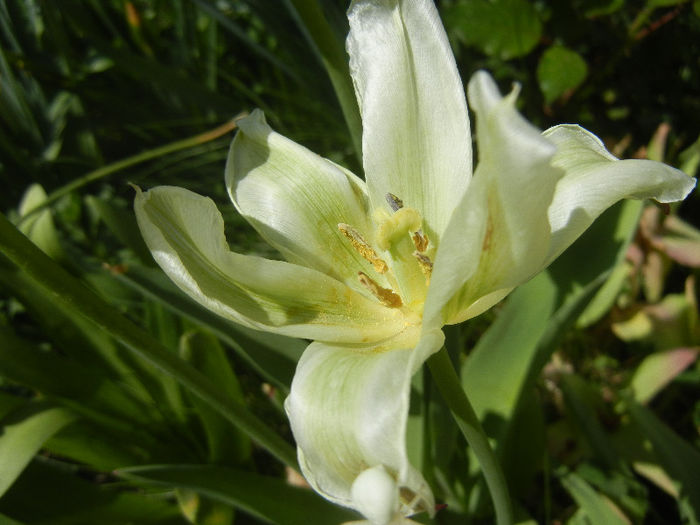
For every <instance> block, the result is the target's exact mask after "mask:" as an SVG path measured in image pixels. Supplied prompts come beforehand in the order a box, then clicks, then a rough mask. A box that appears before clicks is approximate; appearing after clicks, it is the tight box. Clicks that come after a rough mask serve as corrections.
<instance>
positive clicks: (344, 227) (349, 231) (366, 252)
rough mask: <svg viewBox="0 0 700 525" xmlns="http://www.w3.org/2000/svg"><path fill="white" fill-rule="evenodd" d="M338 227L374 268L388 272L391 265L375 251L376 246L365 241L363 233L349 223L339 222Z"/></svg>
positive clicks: (381, 271) (380, 271)
mask: <svg viewBox="0 0 700 525" xmlns="http://www.w3.org/2000/svg"><path fill="white" fill-rule="evenodd" d="M338 229H339V230H340V231H341V233H342V234H343V235H345V237H347V238H348V240H349V241H350V243H351V244H352V247H353V248H355V250H356V251H357V253H359V254H360V255H362V257H364V258H365V260H367V261H369V262H370V263H372V266H374V269H375V270H376V271H377V272H379V273H386V271H387V270H388V269H389V267H388V266H387V264H386V263H385V262H384V261H383V260H382V259H380V258H379V255H377V252H375V251H374V248H372V247H371V246H370V245H369V244H367V241H365V240H364V238H363V237H362V235H360V232H358V231H357V230H356V229H355V228H353V227H352V226H350V225H349V224H345V223H343V222H341V223H340V224H338Z"/></svg>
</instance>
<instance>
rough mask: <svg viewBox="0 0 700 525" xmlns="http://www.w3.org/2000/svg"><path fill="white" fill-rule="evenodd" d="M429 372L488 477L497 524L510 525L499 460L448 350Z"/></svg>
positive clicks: (438, 356)
mask: <svg viewBox="0 0 700 525" xmlns="http://www.w3.org/2000/svg"><path fill="white" fill-rule="evenodd" d="M428 366H429V367H430V372H431V374H432V375H433V378H434V379H435V384H436V385H437V387H438V390H440V394H442V397H443V398H444V399H445V402H446V403H447V406H448V407H449V408H450V410H451V412H452V416H453V417H454V418H455V421H456V422H457V426H459V429H460V430H461V431H462V434H463V435H464V437H465V438H466V440H467V443H469V445H470V446H471V447H472V450H473V451H474V454H475V455H476V457H477V459H478V460H479V464H480V465H481V471H482V472H483V473H484V478H486V485H487V486H488V489H489V492H490V493H491V499H492V500H493V506H494V508H495V510H496V523H497V524H498V525H511V524H512V523H513V515H512V510H511V504H510V497H509V495H508V485H507V484H506V478H505V476H504V475H503V471H502V470H501V466H500V464H499V463H498V459H497V458H496V455H495V454H494V452H493V450H492V449H491V445H489V441H488V438H487V437H486V434H485V433H484V429H483V428H482V427H481V423H480V422H479V418H478V417H477V415H476V412H474V408H472V405H471V403H470V402H469V399H468V398H467V395H466V393H465V392H464V390H463V389H462V385H461V384H460V381H459V378H458V377H457V374H456V372H455V369H454V368H453V366H452V363H451V362H450V358H449V356H448V355H447V351H446V350H445V349H444V348H443V349H442V350H440V351H439V352H438V353H437V354H434V355H433V356H432V357H431V358H430V359H429V360H428Z"/></svg>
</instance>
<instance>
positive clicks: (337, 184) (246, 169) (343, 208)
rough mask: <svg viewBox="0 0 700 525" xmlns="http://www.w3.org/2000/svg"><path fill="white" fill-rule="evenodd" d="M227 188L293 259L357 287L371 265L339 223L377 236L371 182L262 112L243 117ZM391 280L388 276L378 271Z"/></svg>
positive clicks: (256, 224)
mask: <svg viewBox="0 0 700 525" xmlns="http://www.w3.org/2000/svg"><path fill="white" fill-rule="evenodd" d="M238 127H239V129H240V131H239V132H238V134H237V135H236V137H235V138H234V140H233V143H232V144H231V149H230V151H229V156H228V162H227V163H226V186H227V188H228V192H229V195H230V196H231V200H232V201H233V203H234V205H235V206H236V208H237V209H238V211H239V212H240V213H241V215H243V216H244V217H245V218H246V219H247V220H248V222H250V223H251V224H252V225H253V227H254V228H255V229H256V230H257V231H258V232H259V233H260V235H261V236H262V237H263V238H264V239H265V240H266V241H267V242H269V243H270V244H271V245H272V246H274V247H275V248H276V249H278V250H279V251H280V252H281V253H282V255H283V256H284V257H285V258H286V259H287V260H288V261H289V262H293V263H296V264H300V265H303V266H308V267H309V268H314V269H316V270H319V271H320V272H323V273H325V274H328V275H330V276H332V277H334V278H336V279H339V280H342V281H345V282H346V283H347V284H349V285H350V286H352V287H359V286H360V285H359V282H358V280H357V273H358V272H359V271H363V272H365V273H372V265H371V264H370V263H369V262H367V261H366V260H365V259H363V258H362V256H361V255H360V254H359V253H358V252H357V251H356V250H355V249H353V247H352V244H351V243H350V242H349V241H348V239H347V238H345V236H343V234H342V233H341V231H340V230H339V229H338V224H339V223H344V224H349V225H351V226H352V227H353V228H355V229H356V230H357V231H358V232H360V233H361V234H362V235H363V236H364V238H365V240H367V242H368V243H371V242H372V239H371V237H370V236H371V235H372V234H373V228H372V227H371V226H370V224H369V219H368V213H367V209H368V206H369V203H368V201H367V195H366V187H365V183H364V182H363V181H362V180H361V179H359V178H358V177H356V176H355V175H353V174H352V173H350V172H349V171H347V170H343V169H342V168H340V167H339V166H337V165H336V164H334V163H332V162H330V161H329V160H326V159H324V158H322V157H320V156H318V155H316V154H315V153H313V152H311V151H309V150H308V149H306V148H304V147H303V146H300V145H299V144H296V143H295V142H293V141H291V140H289V139H287V138H285V137H283V136H282V135H280V134H278V133H275V132H274V131H273V130H272V129H271V128H270V126H268V125H267V123H266V122H265V117H264V115H263V113H262V111H260V110H255V111H254V112H253V113H252V114H251V115H250V116H249V117H247V118H245V119H242V120H240V121H238ZM375 277H376V279H375V280H377V281H379V282H380V283H382V284H384V285H385V286H386V283H385V282H384V280H383V277H381V276H379V275H376V276H375Z"/></svg>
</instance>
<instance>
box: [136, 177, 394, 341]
mask: <svg viewBox="0 0 700 525" xmlns="http://www.w3.org/2000/svg"><path fill="white" fill-rule="evenodd" d="M135 210H136V218H137V220H138V223H139V227H140V229H141V233H142V235H143V237H144V240H145V241H146V244H147V245H148V247H149V249H150V250H151V253H152V254H153V256H154V258H155V260H156V262H158V264H159V265H160V266H161V268H163V270H164V271H165V273H166V274H167V275H168V276H169V277H170V279H171V280H172V281H173V282H174V283H175V284H176V285H177V286H178V287H180V289H182V290H183V291H184V292H185V293H187V294H188V295H189V296H190V297H191V298H193V299H194V300H195V301H197V302H198V303H200V304H201V305H203V306H204V307H206V308H208V309H209V310H211V311H213V312H215V313H217V314H219V315H221V316H223V317H225V318H227V319H230V320H232V321H235V322H238V323H240V324H242V325H245V326H248V327H251V328H256V329H260V330H266V331H268V332H275V333H279V334H283V335H288V336H293V337H304V338H309V339H319V340H322V341H343V342H353V341H354V342H357V343H362V342H368V341H377V340H381V339H385V338H388V337H391V336H392V335H394V334H396V333H398V332H400V331H401V330H403V328H404V324H403V316H402V314H401V313H400V312H399V311H397V310H396V309H390V308H387V307H384V306H382V305H381V304H380V303H379V302H377V301H373V300H371V299H368V298H365V297H364V296H362V295H360V294H359V293H357V292H355V291H353V290H351V289H350V288H348V287H347V286H346V285H344V284H343V283H341V282H339V281H337V280H335V279H333V278H331V277H328V276H327V275H325V274H323V273H321V272H318V271H316V270H312V269H310V268H306V267H303V266H297V265H295V264H290V263H287V262H282V261H271V260H267V259H263V258H261V257H254V256H249V255H241V254H238V253H234V252H232V251H230V250H229V247H228V244H227V243H226V238H225V235H224V221H223V218H222V217H221V214H220V213H219V211H218V210H217V208H216V205H215V204H214V202H213V201H212V200H211V199H208V198H206V197H202V196H200V195H197V194H196V193H193V192H191V191H188V190H185V189H182V188H175V187H169V186H161V187H158V188H154V189H152V190H150V191H148V192H141V191H138V193H137V195H136V201H135Z"/></svg>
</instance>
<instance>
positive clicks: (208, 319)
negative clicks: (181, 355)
mask: <svg viewBox="0 0 700 525" xmlns="http://www.w3.org/2000/svg"><path fill="white" fill-rule="evenodd" d="M117 278H118V279H119V280H121V281H122V282H124V283H125V284H127V285H128V286H130V287H132V288H134V289H136V290H138V291H139V292H140V293H142V294H144V295H145V296H146V297H149V298H151V299H154V300H156V301H158V302H159V303H161V304H163V305H164V306H166V307H167V308H169V309H170V310H172V311H173V312H174V313H176V314H178V315H182V316H184V317H186V318H188V319H189V320H191V321H193V322H194V323H196V324H197V325H198V326H200V327H202V328H204V329H206V330H207V331H210V332H212V333H213V334H215V335H216V336H217V337H218V338H219V339H220V340H221V341H223V342H224V343H226V344H227V345H229V346H230V347H231V348H233V349H234V350H235V351H236V353H237V354H238V355H239V356H240V357H241V358H242V359H243V360H244V361H245V362H246V363H247V364H249V365H250V366H251V367H252V368H253V369H254V370H255V371H256V372H258V373H259V374H260V375H262V377H264V378H265V379H266V380H268V381H270V382H272V383H273V384H274V385H275V386H277V387H279V388H280V389H282V391H283V392H284V393H288V392H289V385H290V384H291V382H292V377H293V376H294V370H295V368H296V363H297V361H298V360H299V358H300V357H301V354H302V352H303V351H304V348H306V343H304V342H303V341H301V340H299V339H292V338H289V337H283V336H280V335H275V334H268V333H264V332H258V331H256V330H251V329H249V328H246V327H244V326H241V325H238V324H236V323H232V322H230V321H227V320H226V319H224V318H222V317H220V316H218V315H216V314H214V313H212V312H210V311H209V310H207V309H205V308H203V307H201V306H199V305H198V304H196V303H195V302H194V301H192V300H190V299H189V298H188V297H187V296H185V294H183V293H182V292H181V291H180V290H179V289H178V288H177V287H176V286H175V285H174V284H173V283H172V281H170V280H169V279H168V278H167V277H165V275H163V273H162V272H161V271H158V270H152V269H149V268H144V267H139V266H133V265H132V266H130V267H129V271H128V272H127V273H125V274H121V275H118V276H117Z"/></svg>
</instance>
